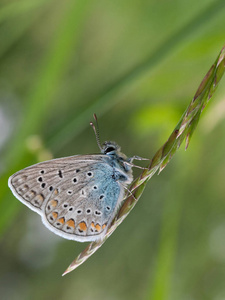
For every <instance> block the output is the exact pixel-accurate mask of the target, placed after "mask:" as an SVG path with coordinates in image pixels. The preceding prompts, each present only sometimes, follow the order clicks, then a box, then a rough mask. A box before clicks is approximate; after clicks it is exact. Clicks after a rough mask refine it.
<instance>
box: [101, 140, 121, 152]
mask: <svg viewBox="0 0 225 300" xmlns="http://www.w3.org/2000/svg"><path fill="white" fill-rule="evenodd" d="M101 152H102V153H103V154H107V155H115V154H117V153H119V152H120V146H119V145H117V144H116V143H115V142H111V141H106V142H104V143H103V145H102V147H101Z"/></svg>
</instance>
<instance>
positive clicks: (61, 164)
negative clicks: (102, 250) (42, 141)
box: [9, 155, 124, 241]
mask: <svg viewBox="0 0 225 300" xmlns="http://www.w3.org/2000/svg"><path fill="white" fill-rule="evenodd" d="M113 172H114V170H113V167H112V166H111V165H110V161H109V158H108V157H106V156H105V155H81V156H79V155H77V156H72V157H66V158H60V159H54V160H51V161H47V162H43V163H39V164H36V165H33V166H31V167H28V168H26V169H23V170H21V171H19V172H17V173H15V174H14V175H12V176H11V177H10V178H9V186H10V188H11V190H12V191H13V193H14V195H15V196H16V197H17V198H18V199H19V200H20V201H21V202H23V203H24V204H25V205H27V206H28V207H29V208H31V209H32V210H34V211H36V212H37V213H39V214H40V215H41V216H42V220H43V223H44V224H45V225H46V227H47V228H49V229H50V230H52V231H53V232H55V233H56V234H58V235H61V236H62V237H64V238H67V239H72V240H77V241H93V240H97V239H100V238H101V237H102V236H103V235H104V232H105V231H106V229H107V226H108V225H109V223H110V221H111V220H112V218H113V216H114V215H115V211H116V208H117V205H118V203H119V202H120V200H121V199H122V197H123V192H124V189H123V188H122V186H121V185H120V184H119V183H118V182H117V181H116V180H115V179H114V178H113Z"/></svg>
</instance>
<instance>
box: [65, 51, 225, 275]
mask: <svg viewBox="0 0 225 300" xmlns="http://www.w3.org/2000/svg"><path fill="white" fill-rule="evenodd" d="M224 71H225V46H224V47H223V48H222V50H221V51H220V54H219V56H218V57H217V59H216V61H215V63H214V64H213V65H212V67H211V68H210V69H209V71H208V73H207V74H206V75H205V77H204V78H203V80H202V82H201V84H200V86H199V88H198V90H197V92H196V94H195V96H194V98H193V99H192V101H191V103H190V105H189V106H188V108H187V109H186V111H185V113H184V114H183V116H182V118H181V120H180V121H179V122H178V124H177V126H176V127H175V129H174V131H173V132H172V134H171V135H170V137H169V138H168V140H167V141H166V143H165V144H164V145H163V146H162V147H161V148H160V149H159V150H158V151H157V152H156V154H155V156H154V157H153V159H152V161H151V163H150V165H149V166H148V169H145V170H144V171H143V172H142V174H141V175H140V176H139V177H138V178H137V179H136V180H135V181H134V182H133V183H132V185H131V187H130V191H131V192H132V195H129V196H126V197H125V198H124V203H123V205H122V206H121V208H120V210H119V211H118V213H117V215H116V216H115V218H114V219H113V221H112V223H111V225H110V227H109V228H108V231H107V234H106V236H105V237H104V239H103V240H102V241H98V242H92V243H90V244H89V245H88V246H87V247H86V248H85V249H84V250H83V251H82V252H81V253H80V254H79V255H78V257H77V258H76V259H75V260H74V261H73V262H72V263H71V264H70V266H69V267H68V268H67V269H66V271H65V272H64V273H63V275H65V274H68V273H69V272H71V271H73V270H74V269H76V268H77V267H78V266H79V265H81V264H82V263H83V262H85V261H86V260H87V259H88V258H89V257H90V256H91V255H92V254H93V253H94V252H96V251H97V250H98V249H99V248H100V247H101V246H102V245H103V243H104V242H105V241H106V240H107V239H108V237H109V236H110V235H111V234H112V233H113V232H114V230H115V229H116V228H117V227H118V226H119V224H120V223H122V221H123V220H124V219H125V218H126V217H127V215H128V214H129V213H130V211H131V210H132V208H133V207H134V206H135V204H136V203H137V201H138V199H139V198H140V196H141V195H142V193H143V191H144V188H145V185H146V183H147V181H148V180H149V179H150V178H151V177H152V176H153V175H154V174H155V173H156V172H157V171H158V170H159V172H161V171H162V170H163V169H164V168H165V167H166V165H167V164H168V163H169V162H170V160H171V159H172V157H173V155H174V154H175V153H176V151H177V150H178V149H179V147H180V145H181V143H182V142H183V140H184V139H186V141H185V143H186V144H185V149H187V147H188V145H189V142H190V138H191V136H192V134H193V132H194V130H195V128H196V126H197V124H198V121H199V118H200V115H201V113H202V110H203V109H204V108H205V106H206V104H207V103H208V101H209V100H210V98H211V97H212V95H213V93H214V92H215V90H216V88H217V86H218V83H219V81H220V79H221V78H222V76H223V74H224Z"/></svg>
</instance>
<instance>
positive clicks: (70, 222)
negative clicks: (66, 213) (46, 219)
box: [66, 219, 75, 228]
mask: <svg viewBox="0 0 225 300" xmlns="http://www.w3.org/2000/svg"><path fill="white" fill-rule="evenodd" d="M66 224H67V225H68V226H70V227H73V228H75V222H74V220H73V219H70V220H69V221H67V222H66Z"/></svg>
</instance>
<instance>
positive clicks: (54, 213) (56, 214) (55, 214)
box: [52, 211, 58, 219]
mask: <svg viewBox="0 0 225 300" xmlns="http://www.w3.org/2000/svg"><path fill="white" fill-rule="evenodd" d="M52 216H53V218H54V219H56V218H57V217H58V213H57V212H55V211H54V212H53V213H52Z"/></svg>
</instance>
